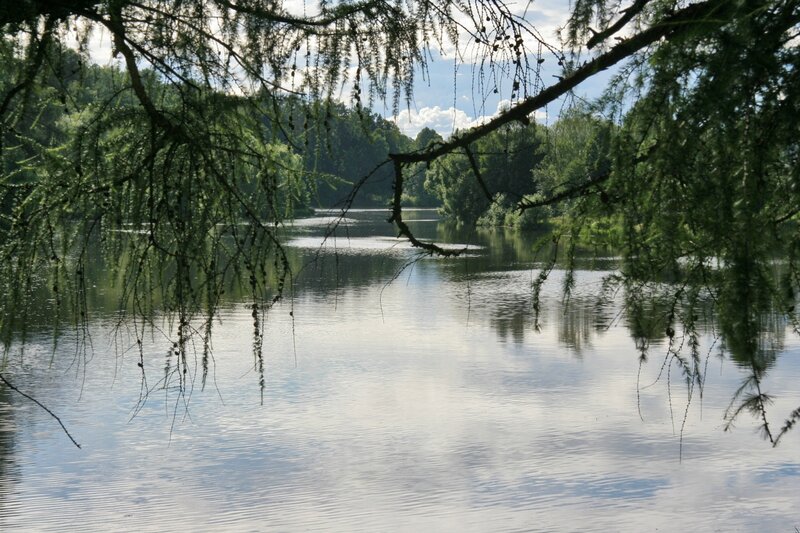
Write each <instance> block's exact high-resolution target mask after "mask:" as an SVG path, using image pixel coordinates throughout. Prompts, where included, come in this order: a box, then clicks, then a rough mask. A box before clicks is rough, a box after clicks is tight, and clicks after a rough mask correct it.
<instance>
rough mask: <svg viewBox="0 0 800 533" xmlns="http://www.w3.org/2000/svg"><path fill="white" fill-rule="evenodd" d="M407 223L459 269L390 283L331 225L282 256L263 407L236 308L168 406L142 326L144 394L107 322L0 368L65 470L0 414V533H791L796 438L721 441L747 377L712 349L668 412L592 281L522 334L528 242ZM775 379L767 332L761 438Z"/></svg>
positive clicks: (658, 357) (440, 264) (367, 242)
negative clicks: (83, 336) (286, 277)
mask: <svg viewBox="0 0 800 533" xmlns="http://www.w3.org/2000/svg"><path fill="white" fill-rule="evenodd" d="M411 214H413V215H414V216H416V218H417V219H420V221H419V222H417V223H416V225H415V227H416V229H417V230H418V231H419V232H420V234H421V235H422V236H423V237H427V238H438V239H441V240H444V241H446V242H449V243H451V244H452V245H454V246H455V245H471V249H470V250H469V252H468V253H467V254H465V255H466V257H464V258H460V259H452V260H450V259H448V260H444V259H434V258H424V259H421V260H420V261H417V262H413V261H412V260H413V259H414V258H415V252H414V250H412V249H410V248H409V247H408V246H407V245H406V244H405V243H404V242H402V241H397V240H396V239H394V238H393V236H392V229H391V227H390V226H388V225H387V224H385V223H383V222H382V220H384V219H385V218H386V216H387V214H386V213H384V212H374V211H353V212H351V213H348V215H347V216H348V219H347V220H346V221H345V224H344V225H343V226H342V227H341V228H340V229H339V230H338V231H337V232H336V235H335V238H334V237H331V238H329V239H328V240H327V241H326V242H325V244H324V247H323V248H322V251H321V252H319V251H320V249H321V248H320V245H321V244H322V241H323V239H322V235H324V233H325V231H326V227H327V224H328V223H329V222H330V221H331V219H330V216H331V215H330V214H329V213H323V214H321V215H320V218H319V219H318V220H303V221H299V222H298V223H297V224H296V225H295V226H294V227H292V228H290V229H289V230H288V231H287V242H288V243H289V246H290V247H291V248H292V250H293V251H292V253H295V254H297V255H298V257H301V258H304V261H308V260H310V259H311V258H313V257H317V260H316V261H315V262H313V263H310V264H309V266H308V267H306V268H305V269H304V270H303V272H302V274H301V275H300V276H299V278H298V279H297V283H296V286H295V290H294V292H293V294H292V297H291V298H287V299H286V300H284V301H283V302H282V303H280V304H278V305H276V306H275V307H274V308H273V309H272V310H271V311H270V312H269V314H268V317H267V321H266V331H265V341H264V347H263V357H264V369H265V373H264V389H263V391H262V390H260V387H259V376H258V372H256V370H255V369H254V356H253V345H252V317H251V310H250V307H249V306H248V304H247V302H237V301H231V302H229V303H228V305H226V306H225V307H224V308H223V309H222V311H221V313H220V316H219V320H218V321H217V322H215V324H214V333H213V354H214V358H213V365H212V370H211V373H210V376H209V378H208V381H207V384H206V386H205V388H204V389H203V388H202V387H201V383H200V380H201V371H200V362H199V360H197V361H190V366H189V371H188V372H187V375H186V376H187V384H188V388H189V389H190V390H189V391H187V393H186V394H185V395H181V394H180V392H179V389H178V387H177V385H178V383H179V377H180V376H179V375H176V374H175V373H174V372H173V369H174V367H172V366H170V365H174V360H173V357H172V356H171V355H168V352H169V351H170V350H169V348H170V346H171V339H169V338H168V337H169V330H168V327H167V325H165V330H164V331H163V332H158V331H155V330H153V331H151V333H149V334H148V336H147V341H146V342H145V346H144V349H145V370H146V373H145V376H146V379H147V383H146V385H145V384H143V383H142V372H141V369H140V368H139V367H138V365H137V363H138V361H139V356H138V353H136V352H135V351H134V350H131V348H132V347H134V346H135V342H134V337H133V336H131V334H130V332H128V331H126V330H125V329H124V328H123V329H122V330H117V331H116V333H112V332H113V331H114V330H113V327H112V326H113V324H114V318H113V316H111V315H104V314H103V313H98V314H96V315H94V316H92V318H91V321H90V327H89V333H90V341H91V345H92V348H93V349H92V350H91V351H89V352H86V354H85V353H84V352H83V351H80V350H79V351H76V349H75V342H74V341H75V339H74V336H73V338H70V336H69V335H65V337H64V338H62V339H61V340H60V341H59V343H58V344H57V346H55V347H54V346H53V343H52V341H51V339H50V337H49V336H48V335H46V334H44V333H43V334H42V335H41V336H39V337H37V336H34V337H33V338H31V339H30V340H29V341H28V343H27V344H26V346H25V347H24V349H23V348H19V347H18V348H15V349H14V350H12V353H11V354H10V355H9V357H10V368H13V369H14V371H13V373H12V374H10V375H11V377H12V378H13V379H14V382H15V383H16V384H17V385H18V386H19V387H20V388H22V389H24V390H26V391H27V392H29V393H31V394H34V395H35V396H36V397H37V398H38V399H39V400H40V401H42V402H43V403H45V404H46V405H48V406H49V407H50V408H52V409H54V411H56V412H57V413H58V414H59V416H61V418H62V419H63V421H64V423H65V424H66V425H67V426H68V428H69V429H70V431H71V432H72V433H73V434H74V435H75V437H76V438H77V439H78V440H79V441H80V442H81V444H82V445H83V448H82V449H80V450H78V449H76V448H74V447H73V446H72V445H71V444H70V442H69V441H68V439H67V438H66V437H65V435H64V434H63V433H62V432H61V431H60V428H59V427H58V425H57V424H56V423H55V422H54V421H53V420H52V419H51V418H50V417H49V416H48V415H47V414H46V413H44V412H43V411H42V410H41V409H39V408H37V407H36V406H35V405H33V404H31V403H30V402H28V401H25V400H24V399H23V398H21V397H20V396H18V395H15V394H14V393H12V392H11V391H9V390H7V389H5V388H0V529H2V530H4V531H12V530H41V531H63V530H65V529H81V530H95V531H101V530H102V531H107V530H114V531H169V530H192V531H198V530H228V531H532V530H533V531H656V530H659V531H677V530H685V531H753V530H757V529H760V530H764V531H787V532H789V533H791V532H793V531H795V528H796V527H800V511H798V506H797V503H798V501H800V500H798V496H797V495H798V494H800V433H797V432H795V433H790V434H788V435H787V436H786V437H785V438H784V440H783V441H782V443H781V445H780V446H778V447H777V448H774V449H773V448H772V447H771V446H770V445H769V444H768V443H766V442H765V441H764V440H762V439H761V437H760V436H759V435H758V434H757V431H756V426H757V424H758V422H757V421H755V420H753V419H750V418H748V417H747V416H744V417H742V418H741V419H740V420H739V423H738V424H737V426H736V428H735V429H734V430H733V431H729V432H725V431H723V427H722V426H723V414H724V411H725V409H726V408H727V407H728V404H729V403H730V401H731V397H732V395H733V393H734V392H735V390H736V389H737V388H738V386H739V385H740V384H741V382H742V380H743V379H744V378H745V377H746V372H745V371H744V370H743V369H742V368H741V367H740V366H738V365H737V364H736V363H735V362H733V361H732V360H730V359H729V358H728V357H727V356H726V354H725V353H724V351H722V350H720V346H719V343H717V344H714V345H713V346H712V343H713V340H712V337H713V332H707V333H706V334H705V336H704V337H703V339H702V342H703V343H704V344H703V346H702V349H703V354H704V358H705V360H704V362H706V361H707V372H706V380H705V388H704V391H703V396H702V399H701V398H700V397H699V394H697V393H695V394H694V395H693V397H692V401H691V403H689V404H688V407H687V395H688V391H689V389H687V386H686V385H685V383H684V382H683V381H682V377H681V376H680V373H679V371H678V370H677V368H671V369H670V368H667V370H671V372H667V370H664V371H662V370H661V369H662V362H663V354H664V353H666V345H665V344H663V345H662V344H659V342H658V341H653V343H652V345H651V350H650V359H649V361H648V362H647V363H645V364H644V365H643V366H642V369H641V375H640V374H639V363H638V357H639V352H638V351H637V349H636V348H635V343H634V340H633V338H632V336H631V332H630V330H629V328H628V327H627V326H626V323H625V320H624V317H621V315H620V313H619V307H618V304H613V303H612V304H607V305H599V304H598V301H597V298H596V295H597V293H598V291H599V289H600V286H601V284H602V280H603V278H604V276H606V275H607V274H609V273H610V270H609V269H610V268H613V263H614V261H613V258H609V257H605V258H604V257H602V255H600V256H597V257H595V256H591V255H590V256H588V257H587V258H586V259H585V260H583V261H582V262H581V263H580V266H581V269H580V271H579V273H578V286H577V288H576V291H575V293H574V294H573V295H572V298H571V300H570V302H569V305H568V306H567V307H564V306H563V305H562V298H561V284H560V282H559V280H560V278H561V277H562V276H563V273H561V272H559V271H554V272H553V275H552V279H551V281H550V282H548V284H547V285H545V289H544V294H543V316H542V317H541V320H540V322H541V330H540V331H538V332H537V331H535V329H534V327H533V319H532V311H531V282H532V280H533V279H534V278H535V277H536V275H537V274H538V269H539V267H540V266H541V263H540V262H541V261H542V260H543V259H544V258H542V257H538V256H536V255H535V254H533V252H532V246H531V240H530V239H529V238H526V237H524V236H520V235H517V234H513V233H508V234H504V233H502V232H466V233H464V232H458V231H456V230H453V229H452V228H448V227H446V226H444V225H441V224H439V223H437V222H436V221H435V217H434V216H433V214H432V213H431V212H418V213H413V212H412V213H411ZM198 353H199V352H198ZM799 354H800V343H798V340H797V338H796V337H795V336H793V334H791V333H789V332H788V330H787V332H786V334H785V336H784V337H783V338H782V344H781V352H780V354H779V356H778V358H777V360H776V362H775V364H774V367H773V368H772V369H770V371H769V374H768V376H767V379H766V381H765V383H764V384H763V385H764V387H765V388H766V389H767V390H768V391H769V392H770V393H771V394H772V395H773V396H774V397H775V402H774V404H773V405H772V406H771V407H770V411H769V416H770V417H771V418H772V419H774V420H773V422H774V423H775V424H776V425H779V424H780V423H781V422H782V421H783V418H785V417H786V416H787V415H788V413H790V412H791V410H792V409H794V408H796V407H797V406H798V405H799V404H800V398H798V394H797V383H798V382H799V380H800V362H799V361H798V355H799ZM198 357H199V355H198ZM670 366H671V365H668V367H670ZM165 369H166V370H165ZM659 374H660V376H661V377H660V378H659V379H658V380H657V379H656V378H657V377H658V376H659ZM654 382H655V383H654ZM637 383H638V384H639V385H638V386H637ZM653 383H654V384H653ZM143 385H144V386H145V389H144V390H145V392H146V399H145V401H144V402H143V403H142V395H143ZM262 394H263V403H262ZM640 414H641V416H640ZM684 419H685V421H684ZM681 435H682V437H681Z"/></svg>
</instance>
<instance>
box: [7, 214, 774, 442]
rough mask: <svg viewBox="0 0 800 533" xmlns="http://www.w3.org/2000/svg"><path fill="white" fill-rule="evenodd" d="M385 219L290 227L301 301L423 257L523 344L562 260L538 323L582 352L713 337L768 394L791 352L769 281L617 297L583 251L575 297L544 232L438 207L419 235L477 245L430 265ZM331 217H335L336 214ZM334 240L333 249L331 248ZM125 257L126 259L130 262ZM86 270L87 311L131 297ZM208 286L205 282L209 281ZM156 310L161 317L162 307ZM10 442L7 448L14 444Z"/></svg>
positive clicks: (625, 292) (425, 217) (45, 320)
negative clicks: (768, 383) (624, 335)
mask: <svg viewBox="0 0 800 533" xmlns="http://www.w3.org/2000/svg"><path fill="white" fill-rule="evenodd" d="M386 215H387V213H386V212H385V211H382V210H374V211H358V210H354V211H353V212H350V213H348V214H347V217H348V221H346V223H343V224H341V225H340V226H338V227H337V228H335V229H334V228H332V227H331V226H329V225H327V224H326V223H324V221H323V222H322V223H316V222H317V221H314V220H308V221H305V222H303V223H299V224H297V225H296V226H290V227H287V228H286V230H285V235H284V237H285V242H286V245H285V246H284V249H285V252H286V257H287V260H288V263H289V268H290V269H291V271H292V273H293V277H292V285H291V289H290V290H291V291H292V295H293V296H295V297H296V296H304V295H305V296H312V297H314V298H322V299H326V300H328V299H330V300H333V299H335V298H337V297H340V296H342V295H343V294H345V293H346V292H348V291H354V290H355V291H358V290H362V289H364V288H367V287H374V286H376V285H385V284H389V283H391V282H393V281H394V280H395V279H396V277H397V276H398V275H399V274H400V273H401V272H407V271H408V270H406V269H411V268H420V266H419V265H414V261H416V260H421V261H424V262H425V264H426V266H425V268H426V271H430V272H433V273H434V278H433V279H435V280H437V281H438V282H439V285H438V286H437V287H438V289H437V290H442V291H444V290H447V286H448V285H449V286H450V287H456V286H457V287H467V291H468V292H469V293H470V300H469V302H468V303H467V305H468V306H469V308H470V312H471V313H473V315H472V316H475V317H478V316H481V317H483V318H482V319H483V320H486V321H487V323H488V324H489V325H490V327H491V328H492V329H493V330H494V331H495V333H496V334H497V337H498V338H499V339H500V340H501V341H502V342H513V343H517V344H521V343H523V342H524V341H525V340H526V338H527V337H528V336H530V335H533V334H535V332H536V326H535V324H536V322H537V321H536V320H535V313H534V305H533V298H534V296H533V295H534V289H533V287H532V282H533V280H534V279H535V277H536V276H537V275H538V273H539V272H540V271H541V269H542V268H545V267H546V265H547V264H548V263H549V262H550V261H551V260H552V259H553V257H554V255H555V263H554V265H553V267H554V269H553V272H552V274H551V276H550V279H549V280H548V281H546V282H545V286H544V289H543V292H542V294H541V300H540V314H539V317H538V323H539V324H540V325H541V326H542V327H543V328H545V329H550V330H551V331H554V332H555V333H556V335H557V338H558V341H559V342H560V344H561V345H562V346H563V347H565V348H567V349H568V350H570V351H571V352H572V353H574V354H575V355H577V356H583V354H584V353H585V352H587V351H588V350H590V349H591V347H592V345H593V343H594V341H595V340H596V339H597V338H598V337H600V336H602V335H603V334H604V332H605V331H606V329H607V328H609V327H610V326H617V325H621V326H624V327H626V328H627V330H628V333H629V335H630V336H631V338H632V342H631V347H632V348H633V347H634V346H635V347H637V348H638V349H639V350H640V351H641V350H645V351H646V350H647V349H648V347H650V346H651V345H652V346H655V345H660V346H665V345H669V346H671V347H672V349H673V350H674V352H675V354H676V356H678V355H681V358H682V357H684V356H685V355H687V353H691V352H692V351H693V350H695V351H696V350H697V349H699V348H694V347H692V346H693V344H692V343H693V342H694V341H695V340H697V341H700V342H699V343H696V344H698V345H699V344H702V345H704V346H706V347H705V348H703V349H704V350H707V349H708V348H707V346H708V345H709V344H710V343H711V340H712V339H717V338H718V337H719V340H718V342H717V343H716V345H717V346H721V347H723V348H725V349H726V351H727V353H729V354H730V356H731V358H732V359H733V360H734V361H735V362H736V363H737V365H738V366H740V367H741V368H742V369H744V371H745V374H747V375H748V376H749V377H748V378H747V379H749V380H750V382H749V385H748V387H750V388H754V389H755V390H758V388H759V386H760V382H761V380H762V378H763V377H764V375H765V373H766V372H767V371H768V370H769V369H770V368H771V367H772V366H773V365H774V363H775V361H776V359H777V357H778V354H779V353H780V352H781V351H782V350H783V346H784V338H785V335H786V331H787V329H788V323H787V318H786V316H785V315H784V314H782V313H781V312H780V311H779V310H776V309H774V308H773V307H772V306H771V305H770V304H769V299H768V298H767V297H765V296H764V288H763V287H760V286H758V284H757V282H758V280H759V278H755V279H749V278H742V279H744V281H745V282H746V283H745V282H742V283H739V284H738V285H737V284H732V285H731V287H732V288H731V290H730V292H729V293H728V294H722V295H710V294H706V293H703V292H702V291H699V292H697V291H696V292H691V291H685V290H683V289H681V290H677V289H676V288H675V287H674V286H672V285H670V284H669V283H649V284H644V283H640V284H638V285H637V284H630V285H619V286H618V287H617V289H616V290H612V291H610V292H609V291H603V290H602V289H601V286H603V283H602V281H601V278H602V277H603V276H605V275H611V274H613V273H614V271H615V269H616V268H617V262H616V259H615V258H614V256H613V254H611V253H609V252H608V251H595V250H579V251H578V253H577V254H576V259H575V262H574V265H573V266H574V268H575V269H576V278H577V284H576V287H575V290H574V291H573V292H572V293H571V295H570V297H569V298H567V299H565V298H564V293H563V285H562V282H563V278H564V271H565V268H566V264H565V262H564V260H563V258H562V257H561V256H560V255H558V254H554V252H555V250H554V246H553V243H552V240H548V239H547V238H546V237H545V236H543V235H540V234H528V233H524V232H520V231H513V230H503V229H493V230H481V229H478V230H475V229H467V228H463V227H461V228H460V227H457V226H454V225H452V224H446V223H442V222H438V221H436V220H435V214H434V213H433V212H431V211H417V212H414V211H411V212H410V214H409V217H408V219H409V223H410V224H411V225H412V226H414V231H415V233H416V234H417V235H418V236H419V237H421V238H427V239H435V240H436V241H437V242H440V243H449V244H451V245H453V246H466V245H469V246H470V247H472V248H471V249H470V250H469V251H468V252H467V253H466V254H465V255H464V257H460V258H455V259H441V258H438V259H437V258H434V259H431V258H427V257H425V256H422V255H420V254H419V253H418V251H416V250H414V249H412V248H410V247H409V246H408V243H406V242H404V241H402V240H396V239H395V237H396V235H395V234H394V230H393V226H392V225H391V224H388V223H386ZM326 217H327V218H328V219H331V216H330V214H326ZM415 219H416V221H415ZM325 237H328V241H327V243H328V244H327V245H326V246H324V247H323V246H321V243H322V242H323V239H324V238H325ZM126 260H128V259H126V257H125V256H124V255H123V257H122V259H121V260H120V261H121V262H125V261H126ZM434 265H435V267H434ZM428 267H431V268H428ZM85 269H86V276H87V279H90V280H92V283H91V288H90V289H89V290H87V291H86V301H87V308H88V309H89V310H90V311H93V312H94V313H97V314H100V315H101V316H104V317H108V316H111V315H112V314H113V313H115V312H116V309H117V307H118V305H119V301H120V299H121V294H122V291H123V290H124V287H123V286H121V285H120V283H119V282H118V280H114V275H116V273H117V272H119V269H118V268H114V267H109V265H108V264H106V263H105V262H104V261H103V259H102V257H100V256H98V257H94V258H92V261H87V262H86V264H85ZM733 274H734V275H735V274H736V273H735V272H734V273H733ZM740 277H741V276H740ZM587 279H589V281H588V282H587ZM736 279H738V278H736ZM198 281H199V282H202V280H201V279H200V278H199V277H198ZM273 294H274V293H273ZM267 295H268V296H269V293H267ZM269 297H270V298H271V296H269ZM32 298H34V299H40V300H41V305H33V306H31V308H32V309H39V310H40V311H39V313H40V314H39V315H37V316H26V317H20V320H22V321H23V322H24V324H25V327H26V328H27V329H28V333H32V332H33V331H34V330H37V329H39V330H42V331H43V332H46V331H50V332H51V333H52V332H53V329H52V328H53V324H54V322H55V321H54V316H55V315H54V314H53V312H52V309H53V305H52V304H53V301H52V299H51V298H52V296H51V295H50V294H49V293H48V291H46V290H40V291H38V292H35V293H34V294H32ZM251 299H252V293H251V292H250V290H249V287H248V284H247V283H246V282H245V280H244V279H243V278H242V277H240V278H238V279H237V278H236V276H234V275H231V276H230V280H228V281H227V282H226V289H225V301H224V302H222V305H227V304H239V303H241V302H248V301H250V300H251ZM720 301H721V302H722V304H723V305H719V302H720ZM742 302H745V303H747V302H753V304H752V305H743V304H742ZM67 304H68V302H67V303H62V306H61V308H60V310H59V313H60V317H61V323H62V324H70V325H74V324H75V323H76V322H77V320H76V315H77V313H78V312H82V311H83V310H82V308H81V307H80V306H75V305H74V304H73V305H67ZM151 307H152V308H153V309H158V301H154V302H152V303H151ZM95 316H97V315H95ZM56 333H58V331H57V330H56ZM670 337H672V339H673V343H672V344H670ZM693 339H694V340H693ZM632 353H634V354H635V353H636V350H633V352H632ZM691 355H692V357H694V356H695V355H696V354H694V353H691ZM759 394H760V393H759ZM0 445H2V446H6V447H7V446H9V444H8V443H7V442H6V441H3V442H2V443H0Z"/></svg>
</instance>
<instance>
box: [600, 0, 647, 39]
mask: <svg viewBox="0 0 800 533" xmlns="http://www.w3.org/2000/svg"><path fill="white" fill-rule="evenodd" d="M649 1H650V0H636V1H635V2H634V3H633V4H631V5H630V6H629V7H628V8H627V9H623V10H622V16H621V17H620V18H619V19H618V20H617V21H616V22H615V23H614V24H612V25H611V26H609V27H608V28H606V29H604V30H603V31H599V32H596V33H595V34H594V35H592V37H591V39H589V40H588V41H587V42H586V48H588V49H589V50H591V49H592V48H594V47H595V46H597V45H598V44H600V43H602V42H603V41H605V40H606V39H608V38H609V37H611V36H612V35H614V34H615V33H617V32H618V31H620V30H621V29H622V28H624V27H625V25H626V24H627V23H628V22H630V21H631V19H633V17H635V16H636V15H638V14H639V13H641V12H642V10H643V9H644V6H645V5H647V3H648V2H649Z"/></svg>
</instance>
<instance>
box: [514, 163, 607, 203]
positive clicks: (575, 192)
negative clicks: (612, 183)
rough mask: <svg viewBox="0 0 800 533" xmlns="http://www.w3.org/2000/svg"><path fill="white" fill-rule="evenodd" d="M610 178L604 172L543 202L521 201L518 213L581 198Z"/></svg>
mask: <svg viewBox="0 0 800 533" xmlns="http://www.w3.org/2000/svg"><path fill="white" fill-rule="evenodd" d="M610 176H611V174H610V172H604V173H602V174H599V175H597V176H593V177H591V178H589V180H588V181H586V182H584V183H581V184H580V185H576V186H574V187H570V188H569V189H567V190H565V191H561V192H560V193H558V194H554V195H553V196H551V197H549V198H545V199H543V200H537V201H535V202H534V201H530V200H523V201H521V202H520V203H519V204H517V208H518V209H519V210H520V211H525V210H526V209H532V208H534V207H543V206H546V205H553V204H557V203H559V202H562V201H564V200H568V199H570V198H575V197H577V196H581V195H583V194H585V192H586V191H587V190H589V189H591V188H592V187H595V186H597V185H598V184H600V183H602V182H604V181H606V180H607V179H608V178H609V177H610Z"/></svg>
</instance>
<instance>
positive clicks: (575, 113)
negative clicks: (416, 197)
mask: <svg viewBox="0 0 800 533" xmlns="http://www.w3.org/2000/svg"><path fill="white" fill-rule="evenodd" d="M612 134H613V125H612V123H611V122H609V121H607V120H604V119H601V118H598V117H597V116H595V115H594V114H593V113H591V112H590V111H589V110H588V109H581V108H576V109H572V110H570V111H568V112H566V113H565V114H564V115H563V116H562V117H561V118H560V119H559V120H558V121H557V122H556V123H555V124H553V125H552V126H544V125H539V124H535V123H533V122H527V121H526V122H525V123H522V122H515V123H512V124H510V125H507V126H505V127H503V128H502V129H500V130H497V131H495V132H493V133H491V134H489V135H487V136H486V137H484V138H482V139H480V140H479V141H477V142H476V143H474V144H472V145H470V146H469V147H468V149H465V150H463V151H459V152H452V153H450V154H448V155H446V156H445V157H442V158H441V159H439V160H437V161H436V162H435V163H433V164H432V165H431V166H430V169H429V170H428V172H427V175H426V181H425V187H426V188H427V189H428V190H429V191H430V192H431V193H433V194H434V195H435V196H436V198H438V199H439V201H440V202H441V204H442V207H441V211H442V213H443V214H444V215H445V216H446V217H448V218H450V219H452V220H455V221H457V222H459V223H463V224H467V225H475V224H477V225H485V226H515V227H521V228H532V227H537V226H541V225H543V224H546V223H548V222H551V221H553V220H554V219H558V218H560V217H562V216H563V215H565V214H567V212H569V211H570V210H571V209H572V205H573V202H571V200H573V199H574V198H575V197H578V196H581V197H589V196H596V197H597V198H598V199H599V200H600V201H601V202H602V201H603V200H607V195H606V193H605V191H604V190H603V189H602V187H601V186H600V184H599V182H600V181H601V178H603V177H605V176H607V175H608V172H609V169H610V149H611V139H612ZM594 182H597V183H598V184H597V185H596V186H594V187H585V185H586V183H594ZM581 187H583V188H582V189H580V190H578V191H574V189H577V188H581ZM554 198H558V199H560V200H561V201H558V202H551V201H550V200H551V199H554Z"/></svg>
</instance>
